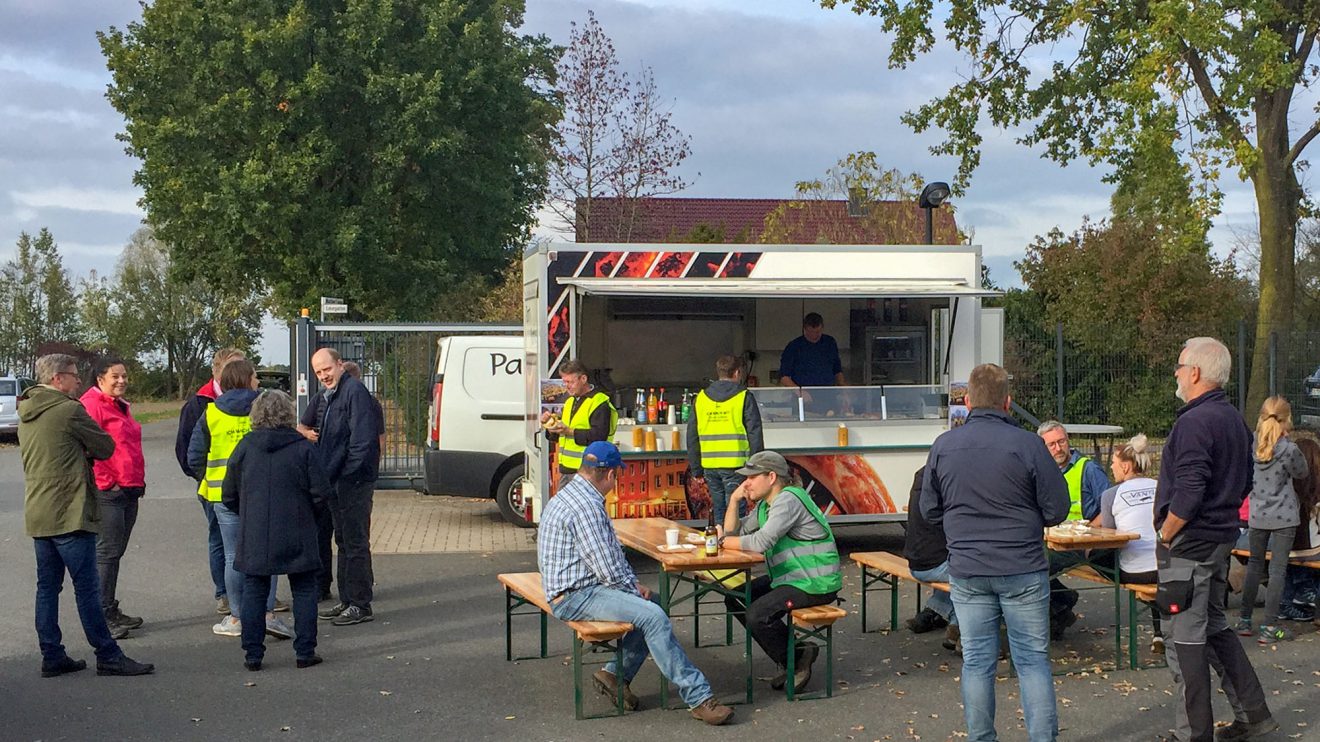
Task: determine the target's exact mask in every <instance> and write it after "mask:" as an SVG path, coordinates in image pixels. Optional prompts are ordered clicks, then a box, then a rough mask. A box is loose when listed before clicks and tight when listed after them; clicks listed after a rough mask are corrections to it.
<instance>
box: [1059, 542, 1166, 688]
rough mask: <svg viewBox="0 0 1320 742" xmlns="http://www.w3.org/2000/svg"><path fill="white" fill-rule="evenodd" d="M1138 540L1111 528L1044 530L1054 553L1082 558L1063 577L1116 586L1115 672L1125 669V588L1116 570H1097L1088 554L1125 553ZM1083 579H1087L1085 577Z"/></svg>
mask: <svg viewBox="0 0 1320 742" xmlns="http://www.w3.org/2000/svg"><path fill="white" fill-rule="evenodd" d="M1139 538H1141V536H1140V535H1139V534H1136V533H1131V532H1129V531H1116V530H1114V529H1112V528H1101V527H1099V526H1090V525H1088V526H1085V527H1082V528H1070V527H1067V526H1053V527H1051V528H1046V529H1045V548H1047V549H1050V550H1051V551H1069V552H1078V553H1080V554H1081V561H1080V562H1078V563H1077V564H1076V565H1075V566H1072V567H1069V568H1067V569H1065V570H1064V571H1063V574H1077V575H1078V576H1079V577H1082V575H1083V574H1090V575H1091V577H1092V578H1099V579H1098V580H1097V579H1091V581H1092V582H1099V583H1100V584H1102V585H1106V586H1113V588H1114V667H1113V668H1112V669H1114V670H1119V669H1122V667H1123V584H1122V582H1121V581H1120V580H1119V574H1118V570H1117V569H1114V570H1113V574H1112V575H1110V574H1108V573H1107V571H1106V570H1102V569H1099V568H1097V566H1096V565H1095V564H1094V563H1092V562H1091V560H1090V557H1089V555H1088V552H1090V551H1092V550H1094V549H1122V548H1123V547H1124V546H1127V543H1128V542H1129V541H1135V540H1137V539H1139ZM1083 579H1087V578H1085V577H1083ZM1143 587H1146V586H1143ZM1130 594H1131V593H1129V595H1130ZM1133 608H1135V607H1133ZM1133 612H1135V611H1133ZM1130 629H1131V634H1132V641H1131V642H1130V644H1131V646H1135V645H1136V635H1137V627H1136V625H1135V624H1134V625H1133V626H1131V627H1130ZM1128 664H1129V665H1130V666H1132V667H1133V668H1134V669H1135V668H1136V654H1135V651H1134V652H1133V653H1132V654H1131V655H1130V656H1129V657H1128Z"/></svg>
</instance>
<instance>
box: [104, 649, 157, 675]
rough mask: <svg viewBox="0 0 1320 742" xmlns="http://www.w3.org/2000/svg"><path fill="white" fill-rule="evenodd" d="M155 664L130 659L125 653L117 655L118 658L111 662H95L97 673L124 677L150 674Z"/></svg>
mask: <svg viewBox="0 0 1320 742" xmlns="http://www.w3.org/2000/svg"><path fill="white" fill-rule="evenodd" d="M155 670H156V666H155V665H151V664H148V663H146V662H137V661H135V660H131V659H129V658H128V656H127V655H122V654H121V655H119V659H117V660H115V661H113V662H101V661H99V660H98V661H97V663H96V674H97V675H122V676H125V677H128V676H132V675H150V674H151V673H153V672H155Z"/></svg>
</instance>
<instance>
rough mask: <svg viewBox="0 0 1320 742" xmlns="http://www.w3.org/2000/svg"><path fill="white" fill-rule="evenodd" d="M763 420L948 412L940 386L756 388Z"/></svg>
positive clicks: (919, 416)
mask: <svg viewBox="0 0 1320 742" xmlns="http://www.w3.org/2000/svg"><path fill="white" fill-rule="evenodd" d="M751 392H752V394H753V396H755V397H756V403H757V406H758V407H759V408H760V410H761V421H762V422H764V423H784V422H809V421H837V422H844V421H850V420H872V421H878V420H938V419H941V418H944V417H946V416H947V414H948V407H947V406H948V396H947V394H946V393H945V391H944V388H943V387H941V386H938V385H931V384H915V385H907V384H903V385H899V384H890V385H885V386H808V387H784V386H771V387H756V388H754V389H752V390H751Z"/></svg>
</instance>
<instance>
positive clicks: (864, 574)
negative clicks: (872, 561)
mask: <svg viewBox="0 0 1320 742" xmlns="http://www.w3.org/2000/svg"><path fill="white" fill-rule="evenodd" d="M867 576H868V570H867V569H866V565H865V564H863V565H862V633H863V634H865V633H866V596H867V593H868V592H869V591H868V590H867V589H866V588H867V584H866V578H867Z"/></svg>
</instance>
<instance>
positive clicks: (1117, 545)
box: [1045, 526, 1141, 551]
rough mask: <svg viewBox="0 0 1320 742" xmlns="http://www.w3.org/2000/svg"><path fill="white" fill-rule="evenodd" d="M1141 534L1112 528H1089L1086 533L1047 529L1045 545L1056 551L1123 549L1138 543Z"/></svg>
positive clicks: (1054, 528) (1056, 528)
mask: <svg viewBox="0 0 1320 742" xmlns="http://www.w3.org/2000/svg"><path fill="white" fill-rule="evenodd" d="M1139 538H1141V534H1138V533H1132V532H1130V531H1116V530H1114V529H1112V528H1101V527H1100V526H1088V527H1087V528H1086V530H1085V531H1080V532H1072V531H1065V530H1063V529H1060V528H1058V527H1057V526H1056V527H1053V528H1046V529H1045V545H1046V546H1047V547H1049V548H1051V549H1054V550H1055V551H1078V550H1080V549H1121V548H1123V547H1124V546H1126V545H1127V542H1129V541H1136V540H1137V539H1139Z"/></svg>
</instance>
